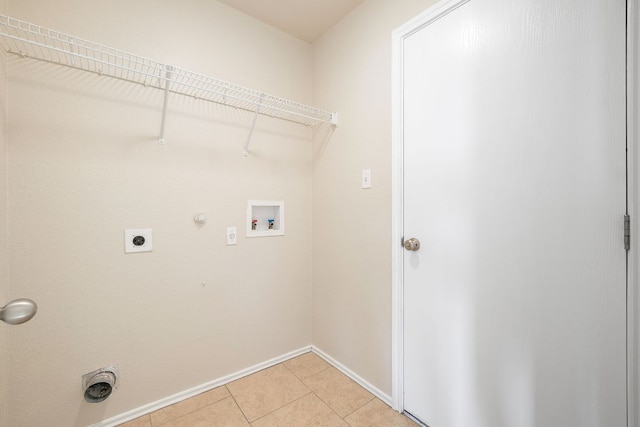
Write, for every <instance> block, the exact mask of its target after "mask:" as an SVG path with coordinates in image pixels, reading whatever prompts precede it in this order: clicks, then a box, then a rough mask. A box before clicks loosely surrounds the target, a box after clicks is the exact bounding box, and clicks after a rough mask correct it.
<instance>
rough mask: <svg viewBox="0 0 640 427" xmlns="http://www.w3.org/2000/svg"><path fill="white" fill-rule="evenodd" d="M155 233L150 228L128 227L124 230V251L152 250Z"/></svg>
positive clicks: (127, 252)
mask: <svg viewBox="0 0 640 427" xmlns="http://www.w3.org/2000/svg"><path fill="white" fill-rule="evenodd" d="M152 249H153V235H152V233H151V229H150V228H128V229H126V230H124V253H126V254H130V253H136V252H151V250H152Z"/></svg>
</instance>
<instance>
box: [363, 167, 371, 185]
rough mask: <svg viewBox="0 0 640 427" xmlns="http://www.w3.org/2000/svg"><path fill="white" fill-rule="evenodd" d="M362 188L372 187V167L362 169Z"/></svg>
mask: <svg viewBox="0 0 640 427" xmlns="http://www.w3.org/2000/svg"><path fill="white" fill-rule="evenodd" d="M362 188H371V169H363V170H362Z"/></svg>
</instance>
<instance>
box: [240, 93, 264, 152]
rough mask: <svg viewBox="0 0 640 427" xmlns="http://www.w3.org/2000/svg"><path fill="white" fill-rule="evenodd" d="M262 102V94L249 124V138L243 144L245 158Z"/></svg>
mask: <svg viewBox="0 0 640 427" xmlns="http://www.w3.org/2000/svg"><path fill="white" fill-rule="evenodd" d="M263 100H264V93H263V94H262V95H260V102H259V103H258V106H257V107H256V112H255V113H254V114H253V122H252V123H251V130H250V131H249V137H248V138H247V142H246V143H245V144H244V152H243V154H244V156H245V157H247V156H248V155H249V144H251V137H252V136H253V130H254V129H255V128H256V120H258V114H260V108H262V101H263Z"/></svg>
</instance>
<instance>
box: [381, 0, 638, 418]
mask: <svg viewBox="0 0 640 427" xmlns="http://www.w3.org/2000/svg"><path fill="white" fill-rule="evenodd" d="M468 1H470V0H443V1H440V2H438V3H437V4H435V5H434V6H432V7H430V8H429V9H427V10H425V11H424V12H423V13H421V14H420V15H418V16H416V17H415V18H413V19H412V20H410V21H409V22H407V23H406V24H404V25H402V26H400V27H399V28H397V29H396V30H395V31H393V33H392V44H391V46H392V74H391V78H392V101H391V102H392V122H391V131H392V143H391V146H392V152H391V169H392V173H391V176H392V187H391V189H392V217H391V222H392V224H391V242H392V247H391V260H392V261H391V272H392V276H391V280H392V283H391V285H392V324H391V346H392V347H391V406H392V407H393V409H395V410H396V411H398V412H402V411H403V410H404V392H403V390H404V384H403V375H404V371H403V360H404V354H403V348H404V342H403V339H404V327H403V320H402V319H403V314H404V311H403V308H404V307H403V277H404V272H403V263H402V256H403V250H404V249H403V247H402V245H401V241H402V239H403V237H404V223H403V216H404V215H403V204H404V198H403V188H404V182H403V175H404V171H403V166H404V165H403V154H404V147H403V144H404V129H403V126H402V123H403V118H404V113H403V106H404V100H403V96H402V93H403V78H402V77H403V75H404V70H403V63H404V50H403V46H404V41H405V40H406V39H407V38H409V37H410V36H411V35H413V34H415V33H416V32H418V31H420V30H421V29H422V28H424V27H425V26H427V25H429V24H431V23H432V22H434V21H436V20H437V19H439V18H441V17H443V16H444V15H446V14H448V13H449V12H451V11H453V10H455V9H456V8H458V7H460V6H462V5H463V4H465V3H467V2H468ZM638 1H639V0H627V40H628V41H627V43H628V44H627V61H628V62H627V76H628V77H627V85H628V86H627V118H628V120H627V122H628V124H627V144H628V165H627V167H628V173H629V180H628V198H629V199H628V201H629V207H628V209H629V214H630V215H631V218H632V227H633V228H632V230H633V231H632V236H633V238H632V239H631V250H630V252H629V270H628V271H629V277H628V298H627V401H628V405H627V426H628V427H632V426H637V425H638V421H639V420H638V411H637V408H640V393H639V392H638V385H639V381H638V375H639V374H640V373H639V372H638V366H639V361H638V357H639V356H640V351H638V345H639V343H640V339H639V337H638V333H639V332H640V325H639V323H640V316H636V314H635V312H636V310H637V309H638V307H640V293H639V292H638V274H637V271H638V267H639V266H640V259H639V258H638V255H637V254H636V253H637V249H636V248H637V247H638V246H637V242H638V241H639V240H640V227H638V226H635V224H636V223H640V218H638V216H637V213H638V212H639V211H638V202H639V201H640V185H639V183H640V181H639V180H640V176H638V167H637V165H639V164H640V150H638V141H637V137H638V135H637V134H638V127H637V125H636V123H640V105H638V101H639V100H640V84H638V81H637V80H638V79H637V78H636V77H635V76H636V73H637V72H638V71H640V66H639V64H638V61H639V60H640V32H639V31H637V28H638V23H640V8H639V7H638ZM622 215H623V213H622V212H621V215H620V216H621V219H622ZM621 222H622V221H621ZM621 244H622V242H621Z"/></svg>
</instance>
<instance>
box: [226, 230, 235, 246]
mask: <svg viewBox="0 0 640 427" xmlns="http://www.w3.org/2000/svg"><path fill="white" fill-rule="evenodd" d="M237 244H238V230H237V229H236V227H227V246H231V245H237Z"/></svg>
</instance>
